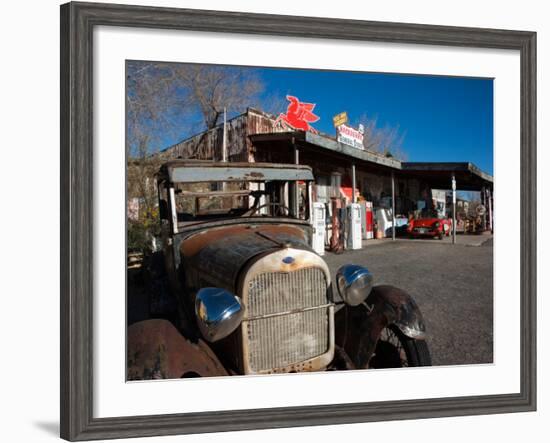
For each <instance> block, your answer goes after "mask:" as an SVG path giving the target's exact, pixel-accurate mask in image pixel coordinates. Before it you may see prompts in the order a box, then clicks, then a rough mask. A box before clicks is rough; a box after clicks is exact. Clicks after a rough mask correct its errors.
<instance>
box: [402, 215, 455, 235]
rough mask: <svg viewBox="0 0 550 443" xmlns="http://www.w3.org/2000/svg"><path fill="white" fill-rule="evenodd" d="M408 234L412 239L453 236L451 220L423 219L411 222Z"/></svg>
mask: <svg viewBox="0 0 550 443" xmlns="http://www.w3.org/2000/svg"><path fill="white" fill-rule="evenodd" d="M407 232H408V234H409V236H410V237H438V238H439V239H440V240H443V236H444V235H446V236H449V235H451V220H449V219H444V218H437V217H423V218H418V219H416V220H414V219H413V220H409V225H408V226H407Z"/></svg>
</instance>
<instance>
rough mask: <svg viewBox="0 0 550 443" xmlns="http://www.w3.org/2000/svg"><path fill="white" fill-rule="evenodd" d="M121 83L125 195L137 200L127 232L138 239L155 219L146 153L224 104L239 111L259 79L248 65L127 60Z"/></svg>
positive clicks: (151, 165) (215, 119) (151, 161)
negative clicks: (123, 83)
mask: <svg viewBox="0 0 550 443" xmlns="http://www.w3.org/2000/svg"><path fill="white" fill-rule="evenodd" d="M126 86H127V89H126V130H127V137H126V151H127V158H128V169H127V175H128V196H129V197H137V198H138V199H139V201H140V210H139V219H138V220H137V221H136V222H135V223H134V222H133V223H132V224H129V233H130V229H131V230H132V231H131V232H132V233H135V234H136V235H134V236H133V237H132V238H139V239H141V242H142V243H144V241H143V239H144V238H148V237H150V234H151V233H152V231H153V230H154V229H155V226H156V221H157V219H158V217H157V214H156V212H155V211H156V210H157V208H156V192H155V186H154V174H155V172H156V171H157V170H158V167H159V165H158V160H157V159H156V158H155V157H154V156H151V154H152V153H154V152H157V151H159V150H160V149H162V148H164V147H167V146H169V145H170V144H171V143H174V142H176V141H178V140H180V139H182V138H183V137H184V136H185V135H187V134H189V133H190V132H200V131H203V130H205V129H210V128H213V127H214V126H216V125H217V124H218V123H219V120H220V117H221V116H222V115H223V111H224V108H226V109H227V111H228V113H233V114H235V113H239V112H242V111H243V110H244V109H246V107H247V106H248V104H249V103H250V102H251V101H252V100H256V99H257V98H258V96H259V93H260V92H261V90H262V83H261V82H260V80H259V79H258V78H257V76H256V75H255V74H254V71H251V70H249V69H243V68H237V67H226V66H212V65H194V64H179V63H178V64H176V63H160V62H158V63H157V62H129V63H128V65H127V77H126Z"/></svg>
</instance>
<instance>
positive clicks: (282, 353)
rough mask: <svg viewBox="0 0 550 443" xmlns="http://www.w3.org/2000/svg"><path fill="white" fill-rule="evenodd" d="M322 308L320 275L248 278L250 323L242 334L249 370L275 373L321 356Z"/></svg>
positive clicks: (324, 345) (324, 336)
mask: <svg viewBox="0 0 550 443" xmlns="http://www.w3.org/2000/svg"><path fill="white" fill-rule="evenodd" d="M328 303H329V300H328V298H327V281H326V277H325V274H324V272H323V270H322V269H319V268H305V269H300V270H298V271H293V272H272V273H264V274H260V275H257V276H256V277H255V278H253V279H252V280H251V281H250V283H249V286H248V303H247V317H248V318H249V319H251V320H250V321H248V322H247V328H246V329H247V331H246V334H247V338H248V347H249V367H250V369H251V370H252V371H253V372H260V371H269V370H274V369H281V368H285V367H288V366H291V365H295V364H297V363H300V362H303V361H306V360H309V359H311V358H313V357H316V356H319V355H322V354H324V353H325V352H326V351H327V349H328V347H329V318H328V316H329V312H330V311H329V309H328V308H327V304H328ZM282 313H284V314H282Z"/></svg>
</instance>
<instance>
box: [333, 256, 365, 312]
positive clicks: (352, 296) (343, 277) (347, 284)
mask: <svg viewBox="0 0 550 443" xmlns="http://www.w3.org/2000/svg"><path fill="white" fill-rule="evenodd" d="M336 284H337V286H338V292H339V293H340V296H341V297H342V299H343V300H344V302H345V303H346V304H348V305H350V306H357V305H360V304H361V303H363V302H364V301H365V300H366V299H367V297H368V295H369V294H370V291H371V289H372V274H371V273H370V272H369V270H368V269H367V268H363V267H362V266H357V265H344V266H342V267H341V268H340V269H338V272H337V273H336Z"/></svg>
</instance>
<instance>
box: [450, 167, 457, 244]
mask: <svg viewBox="0 0 550 443" xmlns="http://www.w3.org/2000/svg"><path fill="white" fill-rule="evenodd" d="M451 184H452V189H453V245H454V244H455V243H456V180H455V175H454V174H453V180H452V183H451Z"/></svg>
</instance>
